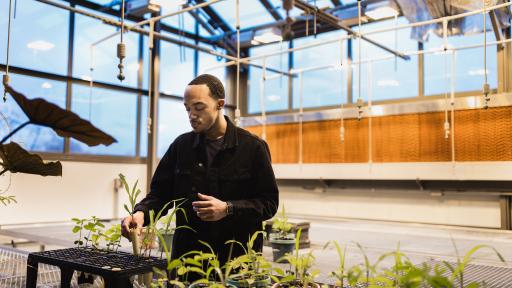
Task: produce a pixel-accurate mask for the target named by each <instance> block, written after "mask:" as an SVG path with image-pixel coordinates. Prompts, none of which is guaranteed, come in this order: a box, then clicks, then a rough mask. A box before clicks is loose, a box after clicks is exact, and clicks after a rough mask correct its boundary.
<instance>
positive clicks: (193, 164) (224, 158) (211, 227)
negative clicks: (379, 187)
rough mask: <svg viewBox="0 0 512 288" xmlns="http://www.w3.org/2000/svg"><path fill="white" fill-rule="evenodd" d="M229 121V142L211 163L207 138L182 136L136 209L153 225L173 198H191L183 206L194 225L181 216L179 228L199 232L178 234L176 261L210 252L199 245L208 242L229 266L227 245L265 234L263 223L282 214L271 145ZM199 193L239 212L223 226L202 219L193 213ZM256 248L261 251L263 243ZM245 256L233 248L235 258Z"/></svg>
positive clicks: (227, 219)
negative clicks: (198, 252)
mask: <svg viewBox="0 0 512 288" xmlns="http://www.w3.org/2000/svg"><path fill="white" fill-rule="evenodd" d="M226 120H227V123H228V124H227V129H226V134H225V135H224V144H223V146H222V148H221V149H220V151H219V152H218V153H217V155H216V156H215V157H214V158H213V160H212V163H210V165H208V163H206V162H207V157H206V150H205V144H204V135H202V134H197V133H194V132H189V133H185V134H183V135H181V136H179V137H178V138H177V139H176V140H175V141H174V142H173V143H172V144H171V146H170V147H169V149H168V150H167V152H166V153H165V155H164V157H163V158H162V159H161V161H160V163H159V164H158V167H157V169H156V171H155V174H154V175H153V179H152V181H151V191H150V193H149V194H148V195H147V196H146V198H145V199H143V200H142V201H141V202H140V203H139V204H137V206H135V211H143V212H144V215H145V218H146V219H145V220H144V223H145V224H147V223H149V218H148V215H149V213H148V211H149V210H154V211H155V214H156V213H157V212H158V211H159V210H160V209H161V208H162V207H163V205H165V203H167V202H169V201H171V200H173V199H179V198H186V199H187V201H186V202H185V204H183V205H182V207H183V208H184V209H185V211H186V213H187V218H188V223H187V222H186V220H185V218H184V217H183V216H182V214H181V213H177V218H176V225H177V226H181V225H188V226H190V227H191V228H193V229H194V230H196V231H197V233H194V232H192V231H190V230H188V229H178V230H177V231H176V233H175V236H174V244H173V253H172V254H173V257H174V258H176V257H179V256H181V255H183V253H186V252H188V251H190V250H203V251H206V250H205V249H204V246H203V245H201V244H200V243H198V240H203V241H205V242H207V243H209V244H210V245H211V246H212V247H213V249H214V250H215V252H216V253H217V254H218V256H219V259H220V260H221V262H225V261H226V260H227V259H228V257H229V254H230V249H232V248H230V246H229V245H225V244H224V243H225V242H226V241H227V240H230V239H235V240H238V241H240V242H242V243H243V244H244V245H245V244H246V242H247V240H248V239H249V236H250V235H252V234H253V233H255V232H256V231H259V230H262V221H264V220H267V219H269V218H271V217H272V216H274V214H275V213H276V211H277V207H278V203H279V192H278V188H277V184H276V181H275V177H274V172H273V170H272V166H271V159H270V152H269V149H268V145H267V143H265V141H263V140H262V139H260V138H258V137H257V136H255V135H253V134H251V133H249V132H248V131H246V130H244V129H242V128H238V127H236V126H235V125H234V124H233V123H232V122H231V121H230V120H229V119H228V118H227V117H226ZM208 167H209V168H208ZM198 192H199V193H201V194H206V195H210V196H213V197H215V198H218V199H220V200H223V201H230V202H231V203H233V208H234V209H233V212H234V214H233V215H231V216H227V217H226V218H224V219H222V220H220V221H217V222H205V221H202V220H201V219H200V218H199V217H197V215H196V213H195V212H194V211H193V210H192V202H193V201H196V200H197V193H198ZM254 248H256V249H257V250H261V248H262V239H259V240H258V241H257V243H256V245H255V247H254ZM242 253H243V251H242V250H240V249H239V248H238V247H235V246H233V250H232V251H231V257H235V256H238V255H240V254H242Z"/></svg>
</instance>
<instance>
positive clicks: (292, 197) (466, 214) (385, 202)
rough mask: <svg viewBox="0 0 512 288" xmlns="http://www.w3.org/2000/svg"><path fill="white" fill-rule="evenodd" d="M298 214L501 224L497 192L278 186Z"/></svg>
mask: <svg viewBox="0 0 512 288" xmlns="http://www.w3.org/2000/svg"><path fill="white" fill-rule="evenodd" d="M283 204H284V205H285V208H286V211H287V213H289V214H292V215H298V216H321V217H328V218H356V219H372V220H385V221H407V222H419V223H430V224H446V225H461V226H474V227H488V228H499V227H500V224H501V223H500V205H499V198H498V197H497V196H485V197H484V196H462V195H457V196H455V195H452V194H447V195H445V196H431V195H430V193H429V192H421V191H400V192H398V191H386V190H382V191H378V190H377V191H375V190H370V189H368V190H354V189H351V190H342V189H329V190H327V191H326V192H319V191H312V190H304V189H302V188H301V187H298V186H293V187H292V186H281V187H280V205H283Z"/></svg>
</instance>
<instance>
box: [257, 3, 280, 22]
mask: <svg viewBox="0 0 512 288" xmlns="http://www.w3.org/2000/svg"><path fill="white" fill-rule="evenodd" d="M260 2H261V4H262V5H263V6H264V7H265V9H267V11H268V13H270V15H272V17H274V19H275V20H276V21H280V20H283V17H282V16H281V14H279V12H277V11H276V7H274V5H272V3H271V2H270V1H269V0H260Z"/></svg>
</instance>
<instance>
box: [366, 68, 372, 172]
mask: <svg viewBox="0 0 512 288" xmlns="http://www.w3.org/2000/svg"><path fill="white" fill-rule="evenodd" d="M366 65H367V68H366V70H367V71H366V73H367V75H368V76H367V77H368V78H367V81H368V164H369V165H370V170H371V169H372V166H371V165H372V163H373V145H372V142H373V139H372V137H373V133H372V99H373V79H372V76H373V75H372V72H373V71H372V62H371V61H368V63H367V64H366Z"/></svg>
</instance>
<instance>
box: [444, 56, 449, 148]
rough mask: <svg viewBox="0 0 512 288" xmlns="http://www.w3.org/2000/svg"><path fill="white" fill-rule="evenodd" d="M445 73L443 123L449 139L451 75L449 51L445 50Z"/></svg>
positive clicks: (445, 134)
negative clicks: (449, 78) (449, 70)
mask: <svg viewBox="0 0 512 288" xmlns="http://www.w3.org/2000/svg"><path fill="white" fill-rule="evenodd" d="M444 74H445V78H444V79H445V85H444V103H445V107H444V124H443V127H444V139H447V140H448V138H449V137H450V121H449V120H448V107H449V102H448V89H449V88H448V85H449V84H448V83H449V81H450V80H448V77H449V76H448V75H450V74H449V73H448V51H446V50H445V51H444Z"/></svg>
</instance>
